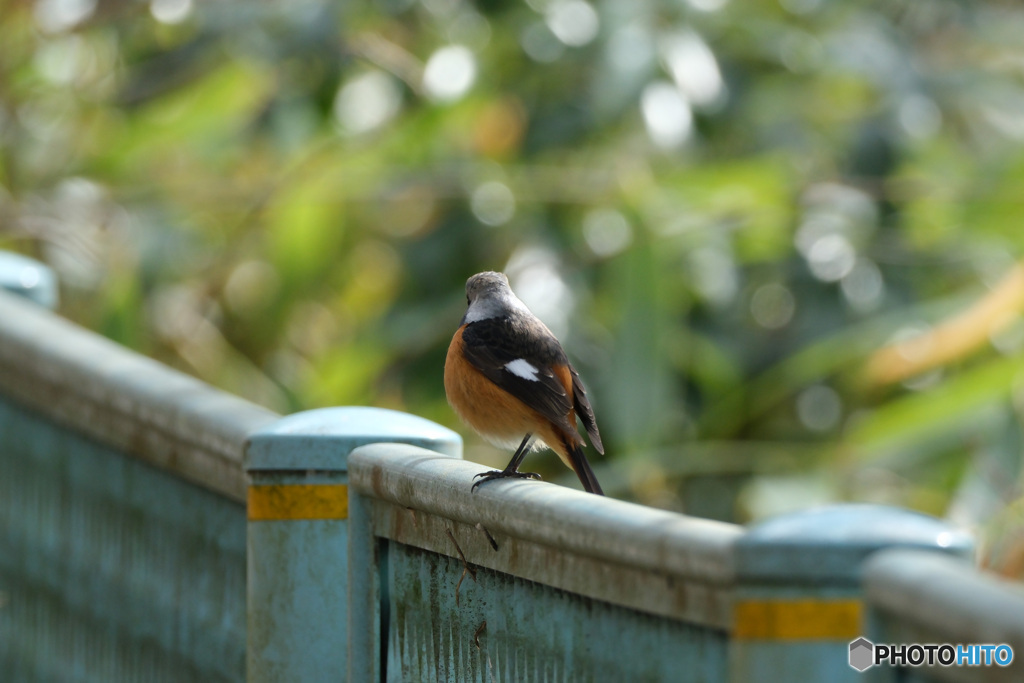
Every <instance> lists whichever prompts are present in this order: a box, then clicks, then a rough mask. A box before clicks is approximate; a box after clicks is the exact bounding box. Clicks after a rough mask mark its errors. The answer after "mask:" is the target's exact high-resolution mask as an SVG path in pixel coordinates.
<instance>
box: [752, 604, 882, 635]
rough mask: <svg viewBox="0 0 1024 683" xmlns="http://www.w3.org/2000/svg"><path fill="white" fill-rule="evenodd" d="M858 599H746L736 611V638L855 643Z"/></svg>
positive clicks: (858, 624)
mask: <svg viewBox="0 0 1024 683" xmlns="http://www.w3.org/2000/svg"><path fill="white" fill-rule="evenodd" d="M862 612H863V607H862V605H861V603H860V601H859V600H744V601H741V602H737V603H736V605H735V607H734V608H733V617H734V621H733V624H734V626H733V636H734V637H735V638H740V639H746V640H853V639H854V638H856V637H857V636H859V635H861V632H862V630H863V626H862V623H861V618H862Z"/></svg>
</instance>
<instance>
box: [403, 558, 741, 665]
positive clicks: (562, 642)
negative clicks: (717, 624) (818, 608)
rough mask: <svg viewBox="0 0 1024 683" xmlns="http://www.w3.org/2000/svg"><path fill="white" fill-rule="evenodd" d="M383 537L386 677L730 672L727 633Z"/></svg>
mask: <svg viewBox="0 0 1024 683" xmlns="http://www.w3.org/2000/svg"><path fill="white" fill-rule="evenodd" d="M385 543H386V548H385V550H384V554H385V556H386V559H385V560H384V563H385V564H386V566H387V569H386V572H387V580H386V586H387V587H386V589H385V591H384V593H385V595H386V596H387V605H388V612H389V615H388V617H387V624H386V629H387V637H388V647H387V653H388V654H387V671H386V680H388V681H394V682H396V683H397V682H400V681H402V682H404V681H450V682H462V681H479V682H481V683H490V682H491V681H527V680H529V681H549V682H551V683H556V682H558V683H562V682H566V683H567V682H569V681H629V680H633V681H678V682H680V683H698V682H704V681H723V680H725V678H726V660H727V639H726V633H725V631H721V630H716V629H710V628H707V627H703V626H698V625H693V624H687V623H686V622H681V621H677V620H672V619H665V618H661V617H656V616H652V615H648V614H644V613H642V612H637V611H634V610H630V609H626V608H623V607H618V606H615V605H611V604H609V603H604V602H600V601H594V600H591V599H588V598H585V597H583V596H580V595H576V594H573V593H569V592H566V591H561V590H558V589H555V588H551V587H549V586H544V585H542V584H539V583H534V582H532V581H527V580H524V579H521V578H517V577H514V576H511V575H509V574H504V573H501V572H496V571H492V570H489V569H486V568H483V567H475V568H474V569H475V578H474V577H473V576H470V575H469V573H468V571H467V570H466V566H467V565H464V564H463V563H462V562H461V561H460V560H459V559H455V558H451V557H448V556H445V555H439V554H437V553H432V552H428V551H425V550H420V549H418V548H413V547H410V546H407V545H403V544H399V543H394V542H385Z"/></svg>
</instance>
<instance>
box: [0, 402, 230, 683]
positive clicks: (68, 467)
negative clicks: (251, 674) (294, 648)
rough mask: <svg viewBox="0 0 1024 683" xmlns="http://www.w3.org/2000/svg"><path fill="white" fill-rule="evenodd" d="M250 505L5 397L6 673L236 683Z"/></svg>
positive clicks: (1, 559)
mask: <svg viewBox="0 0 1024 683" xmlns="http://www.w3.org/2000/svg"><path fill="white" fill-rule="evenodd" d="M245 554H246V519H245V508H244V506H243V505H242V504H241V503H239V502H236V501H232V500H229V499H227V498H225V497H223V496H219V495H216V494H214V493H212V492H210V491H208V490H206V489H203V488H200V487H198V486H195V485H193V484H190V483H187V482H185V481H184V480H182V479H180V478H178V477H175V476H174V475H172V474H169V473H166V472H162V471H160V470H158V469H156V468H153V467H151V466H149V465H147V464H145V463H142V462H140V461H139V460H137V459H135V458H131V457H127V456H125V455H122V454H120V453H118V452H116V451H115V450H112V449H111V448H109V447H106V446H103V445H100V444H99V443H98V442H95V441H92V440H91V439H89V438H86V437H83V436H80V435H78V434H77V433H76V432H73V431H70V430H68V429H66V428H62V427H59V426H57V425H55V424H54V423H52V422H50V421H48V420H47V419H45V418H43V417H42V416H40V415H39V414H37V413H34V412H33V411H31V410H28V409H25V408H23V407H21V406H19V405H17V404H15V403H12V402H9V401H7V400H6V399H3V398H0V680H3V681H5V683H15V682H17V681H33V682H36V681H103V682H105V683H106V682H110V681H198V680H202V681H241V680H244V678H245V572H246V569H245V561H246V557H245Z"/></svg>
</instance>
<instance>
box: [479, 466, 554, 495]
mask: <svg viewBox="0 0 1024 683" xmlns="http://www.w3.org/2000/svg"><path fill="white" fill-rule="evenodd" d="M473 478H474V479H479V480H480V481H476V482H473V487H472V488H471V489H470V491H476V487H477V486H479V485H480V484H483V483H484V482H486V481H491V480H493V479H540V478H541V477H540V475H539V474H537V473H536V472H518V471H515V470H491V471H490V472H480V473H479V474H476V475H473Z"/></svg>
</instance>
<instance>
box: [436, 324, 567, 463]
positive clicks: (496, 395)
mask: <svg viewBox="0 0 1024 683" xmlns="http://www.w3.org/2000/svg"><path fill="white" fill-rule="evenodd" d="M465 328H466V326H465V325H463V326H462V327H460V328H459V329H458V330H457V331H456V332H455V336H454V337H452V343H451V344H450V345H449V346H448V355H447V357H446V358H445V363H444V389H445V393H446V394H447V396H448V402H449V403H450V404H451V406H452V408H453V409H454V410H455V412H456V413H458V415H459V417H460V418H462V420H463V421H464V422H465V423H466V424H468V425H469V426H470V427H472V428H473V429H475V430H476V431H477V432H478V433H479V434H480V435H481V436H483V437H485V438H487V439H488V440H489V441H492V442H493V443H495V444H496V445H500V446H504V447H507V448H515V447H516V446H517V445H518V444H519V442H520V441H521V440H522V439H523V437H524V436H526V434H534V435H535V436H537V437H538V439H539V440H541V441H543V442H544V444H545V445H547V446H548V447H549V448H551V449H552V450H554V451H555V452H556V453H558V455H559V457H561V458H562V459H563V460H566V456H565V455H564V453H565V446H564V445H563V443H562V441H563V439H564V438H570V439H571V438H573V437H575V439H576V440H579V435H578V434H573V435H572V436H569V435H563V434H561V430H559V429H557V428H556V427H555V426H554V425H553V424H551V422H550V421H549V420H547V419H546V418H544V416H542V415H541V414H540V413H538V412H537V411H536V410H534V409H533V408H530V407H529V406H527V405H526V404H524V403H523V402H522V401H520V400H519V399H518V398H516V397H515V396H513V395H512V394H510V393H508V392H507V391H505V390H504V389H502V388H501V387H499V386H498V385H497V384H495V383H494V382H492V381H491V380H489V379H488V378H487V377H486V376H485V375H484V374H483V373H482V372H480V371H479V370H477V369H476V368H475V367H473V365H472V364H471V363H470V362H469V361H468V360H466V357H465V354H464V353H463V347H464V343H465V342H464V341H463V339H462V333H463V331H464V330H465ZM551 370H552V371H553V372H554V374H555V376H556V377H557V378H558V379H559V381H560V382H561V383H562V385H563V386H565V387H566V389H567V393H568V395H569V396H572V393H571V392H572V375H571V373H570V372H569V368H568V367H567V366H559V367H554V368H551ZM566 417H567V418H568V423H569V424H570V425H575V424H576V415H575V412H574V411H573V410H572V409H570V410H569V414H568V415H567V416H566Z"/></svg>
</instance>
